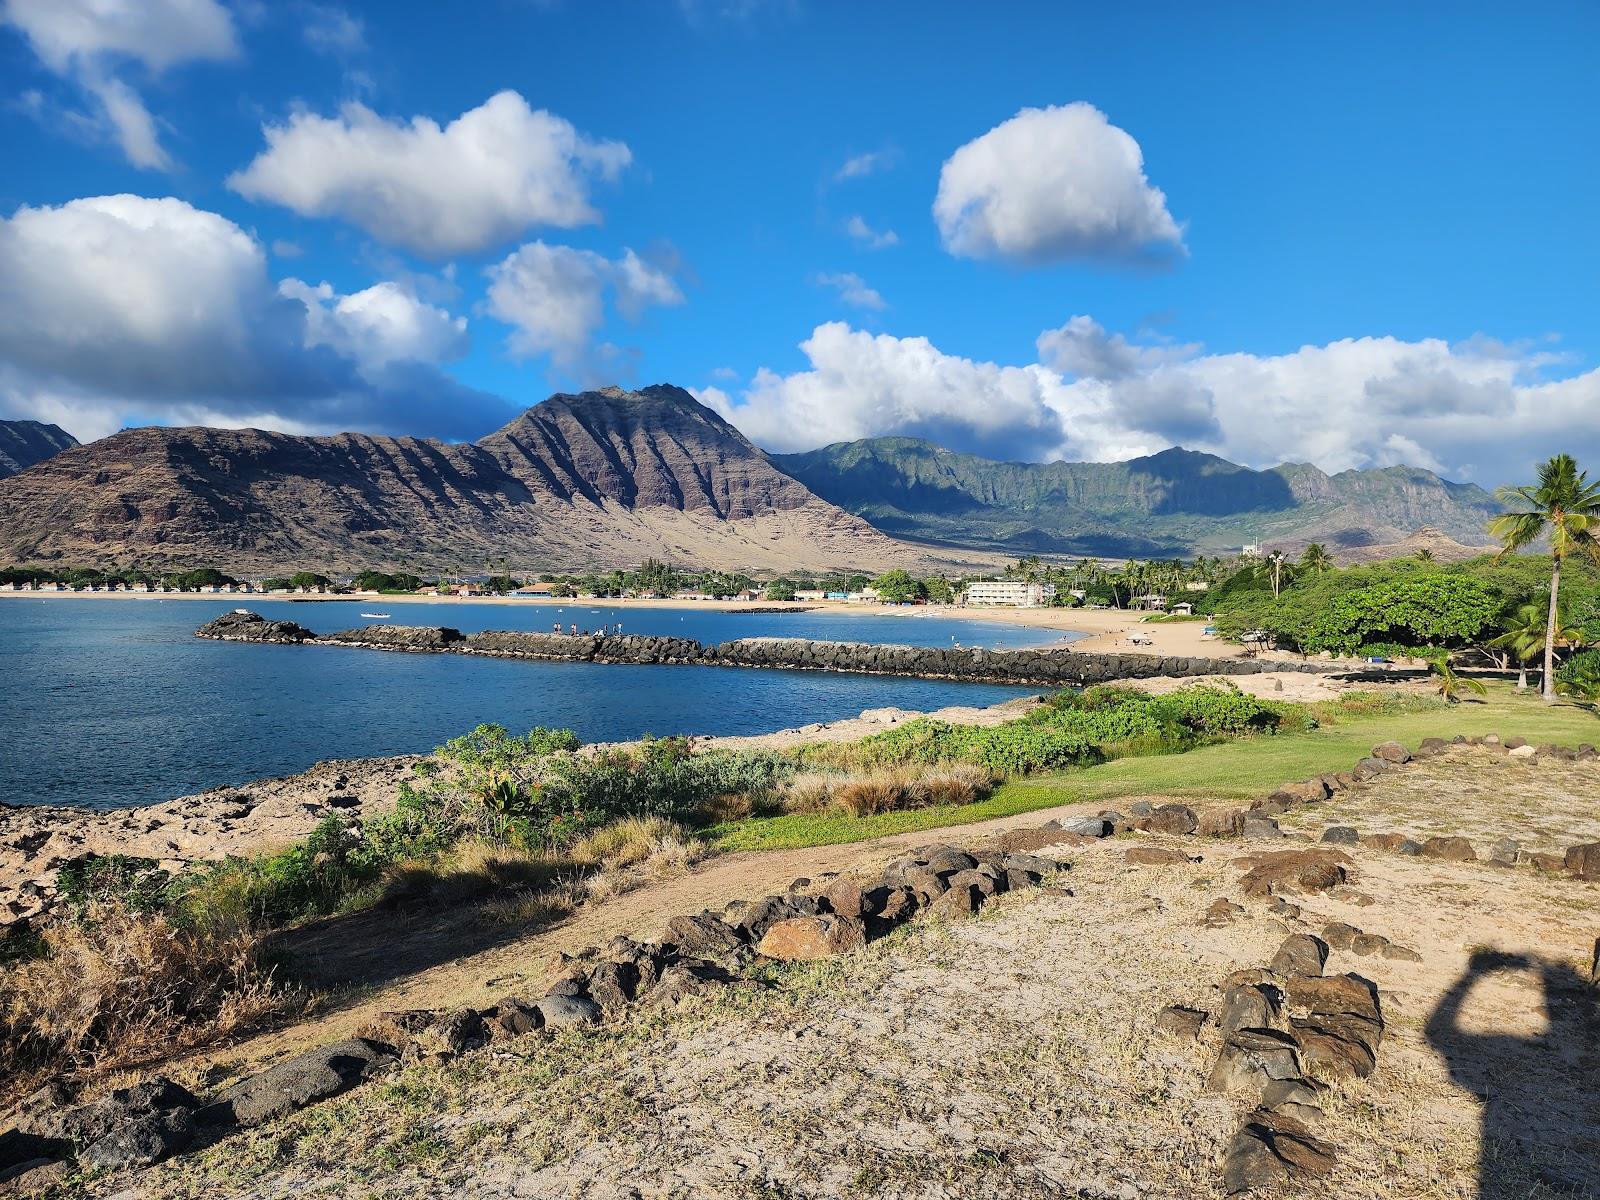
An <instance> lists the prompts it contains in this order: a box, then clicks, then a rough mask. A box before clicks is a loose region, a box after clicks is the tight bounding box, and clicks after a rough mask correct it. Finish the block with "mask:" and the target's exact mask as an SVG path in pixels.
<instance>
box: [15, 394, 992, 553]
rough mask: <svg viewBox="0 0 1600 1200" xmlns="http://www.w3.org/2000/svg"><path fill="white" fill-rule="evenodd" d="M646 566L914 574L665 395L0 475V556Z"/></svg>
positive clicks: (169, 442) (712, 421) (260, 439)
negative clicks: (479, 433) (456, 430)
mask: <svg viewBox="0 0 1600 1200" xmlns="http://www.w3.org/2000/svg"><path fill="white" fill-rule="evenodd" d="M652 556H654V557H662V558H667V559H669V560H671V561H674V562H680V563H685V564H696V565H705V566H714V567H725V568H768V569H785V568H791V567H802V566H803V567H809V568H813V569H834V568H843V567H857V566H860V567H873V568H876V567H881V566H884V565H904V566H922V567H924V568H926V567H927V566H928V565H929V563H930V556H929V555H928V554H927V552H926V551H923V550H920V549H916V548H913V547H910V546H907V545H903V544H901V543H898V542H896V541H894V540H892V539H891V538H888V537H886V536H884V535H883V534H881V533H879V532H878V531H876V530H874V529H873V528H872V527H871V526H870V525H868V524H867V523H866V522H864V521H862V520H861V519H860V518H858V517H854V516H851V515H850V514H848V513H845V512H844V511H842V510H841V509H839V508H837V507H835V506H833V505H831V504H828V503H826V502H824V501H822V500H820V499H818V498H817V497H816V496H814V495H812V494H811V493H810V492H809V491H807V490H806V488H805V487H804V486H803V485H802V484H800V483H798V482H797V481H795V480H794V479H792V478H791V477H789V476H787V475H785V474H783V473H782V472H780V471H779V470H777V469H776V468H775V467H774V466H773V465H772V462H771V461H770V459H769V458H768V457H767V455H766V454H765V453H764V452H762V451H761V450H759V449H758V448H756V447H755V446H754V445H752V444H751V443H750V441H749V440H748V439H746V438H745V437H744V435H743V434H741V433H739V432H738V430H736V429H734V428H733V426H731V425H729V424H728V423H727V422H726V421H724V420H723V419H722V418H721V417H719V416H717V415H716V414H715V413H713V412H711V411H710V410H709V409H707V408H705V407H704V406H703V405H701V404H699V403H698V402H697V401H696V400H695V399H694V398H693V397H692V396H690V395H689V393H687V392H685V391H683V390H682V389H679V388H674V387H670V386H666V385H660V386H656V387H647V388H644V389H641V390H640V391H637V392H623V391H621V390H619V389H615V388H608V389H604V390H602V391H597V392H584V393H581V394H578V395H556V396H552V397H551V398H550V399H548V400H546V401H544V402H543V403H542V404H539V405H537V406H535V407H534V408H532V409H530V410H529V411H528V412H526V413H524V414H523V415H522V416H520V417H518V418H517V419H516V420H514V421H512V422H511V423H510V424H508V425H507V426H506V427H505V428H503V429H501V430H499V431H497V432H496V433H493V434H490V435H489V436H487V437H485V438H483V439H481V440H480V441H478V442H476V443H469V444H460V445H447V444H445V443H442V442H436V441H431V440H427V439H422V438H407V437H380V436H374V435H368V434H355V433H345V434H337V435H334V436H331V437H302V436H294V435H289V434H281V433H270V432H264V431H261V430H254V429H245V430H226V429H207V428H182V429H172V428H143V429H132V430H126V431H124V432H122V433H118V434H115V435H113V436H111V437H108V438H105V439H103V440H101V441H98V442H94V443H91V444H89V445H86V446H81V447H77V448H74V449H70V450H67V451H65V452H63V453H62V454H59V455H57V456H55V457H54V458H51V459H49V460H46V461H45V462H42V463H39V464H37V465H36V466H34V467H33V468H32V469H30V470H28V471H26V472H23V473H21V474H19V475H15V476H12V477H10V478H8V479H5V480H0V561H8V562H42V561H57V562H72V563H85V564H88V563H121V564H128V565H135V564H137V565H145V564H160V563H174V564H188V565H194V564H197V563H208V564H213V565H216V566H219V567H222V568H223V569H228V570H237V571H256V572H266V571H274V570H279V569H282V568H284V567H286V566H299V567H314V568H319V569H325V570H328V569H337V570H350V569H355V568H359V567H364V566H375V567H389V568H393V567H396V566H400V565H402V564H404V565H409V566H411V567H412V568H415V569H431V570H442V569H450V568H452V567H457V568H461V569H465V570H469V571H470V570H473V569H476V568H482V567H486V566H487V565H489V564H500V563H502V562H504V563H507V564H509V565H511V566H512V567H513V568H516V569H521V570H524V571H526V570H531V569H535V568H537V569H543V568H551V569H590V568H595V567H600V566H609V565H628V564H633V563H638V562H640V561H642V560H643V559H645V558H648V557H652ZM945 561H949V559H948V557H947V558H946V560H945ZM965 561H968V562H970V561H972V556H970V555H969V556H967V557H966V560H965Z"/></svg>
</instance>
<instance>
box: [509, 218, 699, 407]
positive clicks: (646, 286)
mask: <svg viewBox="0 0 1600 1200" xmlns="http://www.w3.org/2000/svg"><path fill="white" fill-rule="evenodd" d="M488 275H489V291H488V307H489V312H490V313H491V314H492V315H494V316H495V317H497V318H498V319H499V320H501V321H504V322H505V323H506V324H507V325H510V326H511V327H512V333H511V336H510V337H509V338H508V339H507V346H508V347H509V348H510V350H511V352H512V353H513V354H515V355H517V356H518V357H520V358H534V357H538V356H540V355H549V356H550V359H551V361H552V362H553V363H554V364H555V365H556V366H558V367H560V368H561V369H563V370H565V371H569V372H573V373H576V374H578V375H581V376H583V377H585V378H589V377H592V376H593V374H594V369H595V367H596V366H597V364H596V363H595V362H594V361H593V354H594V351H595V346H594V340H595V336H596V334H597V333H598V332H599V331H600V329H601V327H602V326H603V325H604V324H605V319H606V305H605V297H606V292H607V291H608V290H609V291H610V292H611V294H612V296H613V297H614V300H615V304H616V307H617V309H618V311H619V312H621V313H622V315H623V316H624V317H626V318H628V319H629V320H638V319H639V318H640V317H641V316H642V315H643V313H644V310H645V309H647V308H649V307H651V306H652V305H664V306H672V305H677V304H682V303H683V292H682V291H681V290H679V288H678V285H677V284H676V283H675V282H674V281H673V279H672V277H671V276H670V275H669V274H668V273H667V272H666V271H664V270H663V269H661V268H660V267H657V266H655V265H653V264H651V263H648V262H646V261H645V260H644V259H642V258H640V257H639V256H638V255H637V254H635V253H634V252H633V251H632V250H625V251H624V252H623V254H622V257H621V258H619V259H615V260H612V259H608V258H606V257H605V256H604V255H602V254H596V253H595V252H594V251H593V250H578V249H575V248H573V247H571V246H551V245H547V244H546V243H544V242H542V241H536V242H529V243H528V244H527V245H525V246H521V247H519V248H518V249H517V250H515V251H513V252H512V253H511V254H509V255H507V256H506V258H505V259H504V260H502V261H501V262H498V263H496V264H495V265H494V266H492V267H490V268H489V270H488ZM604 349H606V350H608V351H614V350H615V348H614V347H606V348H604Z"/></svg>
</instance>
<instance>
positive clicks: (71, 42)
mask: <svg viewBox="0 0 1600 1200" xmlns="http://www.w3.org/2000/svg"><path fill="white" fill-rule="evenodd" d="M0 24H6V25H10V26H13V27H14V28H16V29H17V30H19V31H20V32H21V33H22V35H23V36H24V37H25V38H27V40H28V44H29V46H31V47H32V48H33V52H34V53H35V54H36V55H37V56H38V58H39V61H40V62H42V63H43V64H44V65H45V66H46V67H47V68H49V70H51V71H53V72H54V73H55V74H57V75H60V76H62V77H63V78H65V79H69V80H71V81H72V82H73V83H75V84H76V85H77V86H78V87H79V88H81V89H82V91H83V92H84V94H85V95H86V96H87V98H88V99H89V100H90V101H91V105H92V111H91V113H90V115H89V117H88V123H89V124H90V125H91V126H93V127H97V128H98V129H100V130H102V131H103V132H105V133H106V134H107V135H109V136H110V137H111V138H112V139H114V140H115V141H116V142H117V144H118V145H119V146H120V147H121V149H122V152H123V154H124V155H126V157H127V159H128V161H129V162H131V163H132V164H133V165H134V166H136V167H145V168H166V167H168V166H170V165H171V158H170V157H169V155H168V154H167V152H166V150H165V149H164V148H163V147H162V145H161V138H160V134H159V131H158V129H157V124H156V119H155V118H154V117H153V116H152V115H151V113H150V110H149V109H148V108H147V107H146V106H145V103H144V100H143V98H142V97H141V96H140V95H139V93H138V92H137V91H136V90H135V89H134V88H133V86H132V85H131V84H129V83H128V82H127V81H126V80H125V79H124V78H122V75H121V72H124V71H126V70H127V69H128V68H129V67H130V66H133V67H138V68H142V69H143V70H145V71H146V72H148V73H151V74H160V73H162V72H164V71H166V70H168V69H170V68H172V67H175V66H178V65H180V64H182V63H186V62H202V61H218V60H224V59H230V58H233V57H235V56H236V55H237V54H238V52H239V47H238V43H237V41H236V39H235V34H234V26H233V18H232V17H231V16H230V15H229V12H228V10H227V9H226V8H224V7H223V6H222V5H221V4H219V3H217V0H0Z"/></svg>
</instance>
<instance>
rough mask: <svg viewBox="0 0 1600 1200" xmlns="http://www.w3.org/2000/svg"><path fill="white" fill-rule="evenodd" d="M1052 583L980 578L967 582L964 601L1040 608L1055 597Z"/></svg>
mask: <svg viewBox="0 0 1600 1200" xmlns="http://www.w3.org/2000/svg"><path fill="white" fill-rule="evenodd" d="M1055 594H1056V588H1055V584H1053V583H1025V582H1023V581H1022V580H1020V579H982V580H979V581H978V582H976V583H969V584H967V591H966V602H967V603H968V604H970V605H1005V606H1007V607H1010V608H1042V607H1043V606H1044V605H1046V604H1048V603H1050V601H1051V600H1053V599H1054V598H1055Z"/></svg>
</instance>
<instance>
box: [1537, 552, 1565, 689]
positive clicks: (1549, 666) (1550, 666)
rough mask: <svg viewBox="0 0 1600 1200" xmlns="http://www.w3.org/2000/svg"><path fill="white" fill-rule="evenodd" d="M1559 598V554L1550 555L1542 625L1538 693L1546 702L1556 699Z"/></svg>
mask: <svg viewBox="0 0 1600 1200" xmlns="http://www.w3.org/2000/svg"><path fill="white" fill-rule="evenodd" d="M1560 598H1561V556H1560V555H1559V554H1553V555H1551V556H1550V615H1549V616H1548V617H1547V618H1546V619H1545V625H1544V678H1543V679H1541V680H1540V682H1539V695H1541V696H1542V697H1544V701H1545V703H1546V704H1554V703H1555V701H1556V620H1557V618H1556V605H1557V603H1558V602H1559V600H1560Z"/></svg>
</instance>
